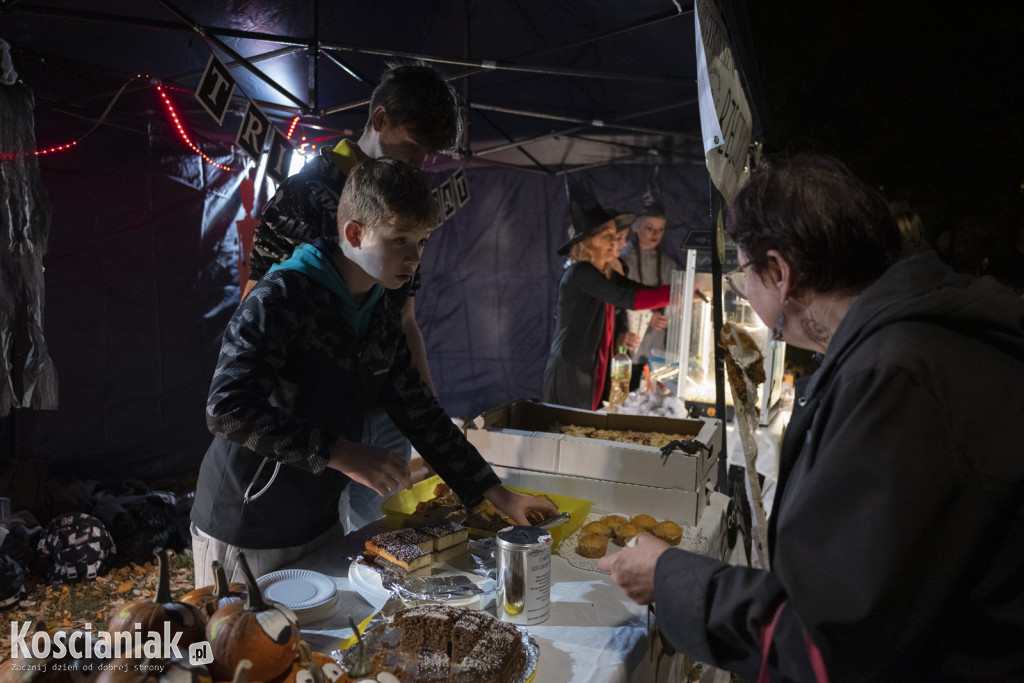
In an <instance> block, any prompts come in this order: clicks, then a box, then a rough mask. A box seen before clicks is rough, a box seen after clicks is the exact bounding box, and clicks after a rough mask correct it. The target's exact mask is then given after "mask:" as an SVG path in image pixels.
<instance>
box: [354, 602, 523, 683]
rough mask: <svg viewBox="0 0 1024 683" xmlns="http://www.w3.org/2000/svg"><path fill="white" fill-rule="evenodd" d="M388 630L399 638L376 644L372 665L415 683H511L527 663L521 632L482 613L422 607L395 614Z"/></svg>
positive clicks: (442, 607)
mask: <svg viewBox="0 0 1024 683" xmlns="http://www.w3.org/2000/svg"><path fill="white" fill-rule="evenodd" d="M387 628H390V629H393V630H395V631H397V632H398V637H397V639H387V640H385V639H380V640H379V641H378V642H379V643H381V645H382V648H381V649H379V650H378V651H377V652H375V653H374V654H373V661H374V663H375V664H377V665H378V666H380V667H383V668H385V669H389V670H391V671H393V672H394V673H395V674H396V675H398V676H399V677H400V678H402V677H405V676H408V675H410V674H411V675H412V676H413V677H414V678H413V680H415V681H416V682H417V683H421V682H430V683H434V682H437V683H441V682H453V683H508V682H509V681H512V680H515V678H516V677H517V676H518V675H519V674H520V672H521V671H522V669H523V666H524V664H525V654H526V653H525V652H524V650H523V645H522V637H521V635H520V632H519V630H518V629H516V627H515V626H512V625H511V624H506V623H505V622H502V621H498V620H497V619H495V618H494V617H491V616H489V615H487V614H484V613H482V612H474V611H472V610H467V609H462V608H459V607H451V606H448V605H421V606H418V607H410V608H407V609H404V610H402V611H400V612H398V613H397V614H395V616H394V619H393V620H392V622H391V624H390V626H388V627H387Z"/></svg>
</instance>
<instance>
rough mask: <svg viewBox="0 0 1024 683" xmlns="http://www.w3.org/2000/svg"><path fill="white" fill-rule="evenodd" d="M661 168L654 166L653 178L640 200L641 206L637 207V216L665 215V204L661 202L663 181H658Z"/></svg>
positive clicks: (661, 216)
mask: <svg viewBox="0 0 1024 683" xmlns="http://www.w3.org/2000/svg"><path fill="white" fill-rule="evenodd" d="M659 168H661V167H660V166H655V167H654V173H652V174H651V180H650V182H648V183H647V190H646V191H645V192H644V198H643V199H642V200H640V206H638V207H637V210H636V215H637V216H658V217H660V218H664V217H665V206H664V204H662V203H661V183H660V182H659V181H658V169H659Z"/></svg>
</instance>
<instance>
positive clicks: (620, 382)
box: [608, 346, 633, 406]
mask: <svg viewBox="0 0 1024 683" xmlns="http://www.w3.org/2000/svg"><path fill="white" fill-rule="evenodd" d="M632 374H633V361H632V359H631V358H630V357H629V354H628V353H626V347H625V346H620V347H618V349H617V353H616V354H615V355H614V356H612V367H611V389H609V391H608V403H609V404H611V405H612V406H619V405H622V403H623V401H625V400H626V396H628V395H629V379H630V377H631V375H632Z"/></svg>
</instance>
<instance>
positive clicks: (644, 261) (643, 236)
mask: <svg viewBox="0 0 1024 683" xmlns="http://www.w3.org/2000/svg"><path fill="white" fill-rule="evenodd" d="M666 223H667V220H666V218H665V207H664V205H663V204H662V203H661V190H660V186H659V184H658V168H657V167H655V169H654V174H653V175H652V177H651V181H650V183H648V186H647V190H646V192H644V197H643V200H642V201H641V203H640V207H639V208H638V209H637V218H636V220H635V222H634V223H633V232H632V233H631V235H630V239H629V243H628V244H627V245H626V248H625V250H624V251H623V253H622V257H621V258H622V262H623V263H624V264H625V266H626V268H627V269H628V272H629V274H630V275H629V277H630V278H631V279H633V280H636V281H637V282H640V283H642V284H645V285H651V286H655V287H661V286H662V285H666V284H671V282H672V271H673V270H674V269H675V268H676V264H675V262H673V261H672V259H671V258H669V257H668V255H666V254H665V253H663V252H662V249H661V242H662V239H663V238H664V237H665V225H666ZM667 329H668V317H667V316H666V315H665V310H664V309H663V308H659V309H656V310H655V311H653V315H652V316H651V322H650V324H649V325H648V327H647V331H646V332H645V333H644V335H643V338H642V340H641V341H640V346H639V348H637V349H636V350H635V351H634V353H633V375H632V377H631V378H630V382H629V388H630V390H631V391H632V390H633V389H636V388H637V387H638V386H640V380H641V379H642V378H643V367H644V365H645V364H646V363H647V362H648V361H649V360H650V358H651V356H652V355H654V354H653V353H652V352H654V351H658V352H659V353H660V354H662V355H663V354H664V351H665V331H666V330H667Z"/></svg>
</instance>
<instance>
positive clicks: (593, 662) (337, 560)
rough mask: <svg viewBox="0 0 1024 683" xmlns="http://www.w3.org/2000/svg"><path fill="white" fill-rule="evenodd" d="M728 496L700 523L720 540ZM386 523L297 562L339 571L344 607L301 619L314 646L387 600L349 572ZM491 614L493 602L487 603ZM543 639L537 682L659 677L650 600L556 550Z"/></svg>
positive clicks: (612, 682)
mask: <svg viewBox="0 0 1024 683" xmlns="http://www.w3.org/2000/svg"><path fill="white" fill-rule="evenodd" d="M728 500H729V499H728V498H727V497H726V496H723V495H720V494H713V495H712V497H711V500H710V501H709V504H708V507H707V508H706V509H705V512H704V514H703V515H702V517H701V523H700V525H699V528H700V529H701V531H702V533H703V534H704V536H705V537H706V538H707V539H708V540H709V547H710V548H713V549H714V548H718V547H720V544H721V539H722V537H723V536H724V534H723V528H722V525H723V520H724V517H725V509H726V506H727V505H728ZM386 528H387V527H386V525H385V523H384V521H383V520H379V521H377V522H374V523H372V524H370V525H368V526H366V527H364V528H363V529H360V530H359V531H357V532H355V533H353V534H349V535H348V536H346V537H344V538H343V539H341V540H340V541H339V542H337V543H333V544H330V545H328V546H325V547H324V548H321V549H320V550H318V551H316V552H314V553H312V554H310V555H308V556H307V557H305V558H303V559H302V560H300V561H298V562H296V563H295V564H293V565H292V568H295V569H310V570H313V571H316V572H320V573H322V574H325V575H327V576H330V577H332V578H333V579H334V582H335V584H336V585H337V587H338V591H339V598H340V600H339V603H338V609H337V611H335V612H334V614H333V615H332V616H330V617H328V618H325V619H322V620H321V621H319V622H314V623H310V624H304V625H302V626H301V629H302V633H303V636H304V637H305V639H306V640H307V641H308V642H309V643H310V645H311V646H312V647H313V649H315V650H319V651H321V652H330V651H331V650H333V649H336V648H337V647H338V644H339V643H340V642H341V641H342V640H344V639H346V638H348V637H349V636H350V635H352V630H351V629H350V628H349V626H348V619H349V617H350V616H351V617H352V619H353V620H354V621H355V622H356V623H359V622H361V621H362V620H363V619H365V618H366V617H368V616H370V615H371V614H373V613H374V612H376V611H377V610H379V609H380V608H381V606H382V605H383V603H384V600H381V599H375V598H374V597H373V596H371V597H370V599H367V598H365V597H363V595H361V594H360V593H359V592H357V591H356V589H355V587H354V586H352V585H351V583H350V582H349V579H348V571H349V564H350V562H351V558H353V557H356V556H358V555H359V554H360V553H361V552H362V549H363V544H364V542H365V540H366V539H367V538H369V537H370V536H372V535H373V534H375V533H379V532H380V531H383V530H385V529H386ZM488 611H490V612H491V613H492V614H493V606H492V607H491V609H489V610H488ZM525 628H527V630H529V632H530V633H531V634H532V635H533V637H534V638H535V639H536V641H537V643H538V645H539V646H540V660H539V663H538V666H537V672H536V675H535V676H534V679H533V681H534V683H568V682H571V681H576V682H579V683H583V682H587V683H625V682H627V681H636V682H639V681H652V680H654V664H653V663H652V662H651V661H650V659H649V652H650V647H649V642H650V641H649V635H648V633H649V631H648V611H647V607H645V606H642V605H637V604H635V603H634V602H632V601H631V600H629V599H628V598H627V597H626V596H625V594H624V593H623V592H622V589H621V588H619V587H618V586H617V585H616V584H615V582H614V581H612V579H611V577H610V576H607V575H605V574H602V573H600V572H593V571H587V570H584V569H578V568H576V567H573V566H572V565H570V564H569V563H568V562H567V561H566V560H565V559H563V558H561V557H559V556H557V555H556V556H554V557H552V562H551V616H550V617H549V618H548V619H547V621H545V622H544V623H542V624H537V625H535V626H528V627H525Z"/></svg>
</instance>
